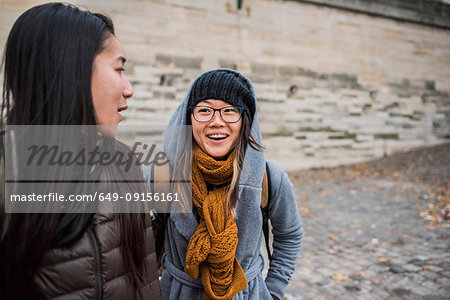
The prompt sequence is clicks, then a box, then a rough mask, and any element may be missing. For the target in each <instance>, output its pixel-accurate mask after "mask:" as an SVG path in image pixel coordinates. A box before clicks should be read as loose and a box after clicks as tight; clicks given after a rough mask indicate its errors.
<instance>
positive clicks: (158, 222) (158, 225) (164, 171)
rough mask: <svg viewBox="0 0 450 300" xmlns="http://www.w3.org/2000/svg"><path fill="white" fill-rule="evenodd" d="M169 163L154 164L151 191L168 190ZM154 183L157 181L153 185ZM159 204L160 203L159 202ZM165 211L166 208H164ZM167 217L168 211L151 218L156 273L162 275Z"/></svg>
mask: <svg viewBox="0 0 450 300" xmlns="http://www.w3.org/2000/svg"><path fill="white" fill-rule="evenodd" d="M170 173H171V169H170V164H169V163H167V164H163V165H156V164H155V165H154V166H153V168H152V173H151V177H150V179H151V181H150V182H151V184H152V185H153V189H152V190H153V193H159V194H161V193H165V194H166V195H167V194H168V193H169V192H170V175H171V174H170ZM155 183H157V184H156V185H155ZM159 204H161V203H159ZM165 211H167V210H165ZM168 217H169V213H156V214H155V216H154V219H153V222H154V223H155V224H154V229H153V237H154V238H155V252H156V260H157V263H158V275H159V276H161V275H162V271H163V262H162V256H163V254H164V252H165V249H164V236H165V231H166V220H167V218H168Z"/></svg>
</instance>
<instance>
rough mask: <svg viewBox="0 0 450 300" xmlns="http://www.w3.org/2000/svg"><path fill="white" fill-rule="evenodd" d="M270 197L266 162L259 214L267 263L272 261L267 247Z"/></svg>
mask: <svg viewBox="0 0 450 300" xmlns="http://www.w3.org/2000/svg"><path fill="white" fill-rule="evenodd" d="M271 196H272V187H271V182H270V172H269V165H268V164H267V162H266V171H265V173H264V177H263V182H262V193H261V213H262V218H263V223H262V230H263V234H264V240H265V241H266V250H267V256H268V258H269V261H271V260H272V252H271V251H270V246H269V203H270V199H271Z"/></svg>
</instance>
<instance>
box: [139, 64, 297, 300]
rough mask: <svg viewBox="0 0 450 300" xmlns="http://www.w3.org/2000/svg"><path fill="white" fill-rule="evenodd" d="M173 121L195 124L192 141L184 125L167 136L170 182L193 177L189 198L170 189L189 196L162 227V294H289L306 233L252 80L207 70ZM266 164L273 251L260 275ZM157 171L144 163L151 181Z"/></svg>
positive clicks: (225, 296)
mask: <svg viewBox="0 0 450 300" xmlns="http://www.w3.org/2000/svg"><path fill="white" fill-rule="evenodd" d="M169 125H173V126H182V125H191V126H192V127H188V128H187V129H186V131H189V130H191V133H192V137H193V139H192V142H191V140H190V139H189V138H188V135H185V132H184V131H182V130H181V131H178V132H179V134H177V133H176V131H170V132H169V134H167V135H166V140H165V142H164V143H165V152H166V155H167V157H168V158H169V160H170V164H171V167H172V169H173V171H172V182H173V183H176V182H178V181H180V180H182V179H189V178H191V182H192V199H189V198H188V197H186V195H188V194H186V193H182V192H183V189H182V188H180V187H178V186H177V185H174V188H173V190H172V191H173V192H177V191H178V190H180V191H181V193H180V197H181V196H183V199H182V200H183V201H180V203H178V204H177V203H176V204H174V206H173V208H172V210H171V213H170V217H168V218H166V219H165V220H164V221H163V222H164V224H163V226H161V228H164V229H165V241H164V248H165V254H164V258H163V259H162V263H163V265H164V267H165V268H164V271H163V274H162V278H161V289H162V294H163V298H164V299H232V298H233V299H281V298H283V295H284V293H285V289H286V285H287V284H288V282H289V280H290V277H291V275H292V273H293V272H294V268H295V265H296V259H297V256H298V255H299V250H300V245H301V239H302V232H303V229H302V227H301V222H300V217H299V214H298V210H297V205H296V202H295V196H294V191H293V187H292V184H291V183H290V181H289V179H288V176H287V174H286V173H284V172H283V170H282V169H281V168H280V167H279V166H277V165H276V164H274V163H271V162H266V159H265V156H264V151H263V147H262V137H261V132H260V130H259V122H258V118H257V106H256V96H255V93H254V90H253V86H252V84H251V82H250V81H249V80H248V79H247V78H246V77H245V76H243V75H242V74H240V73H239V72H237V71H234V70H229V69H217V70H212V71H208V72H205V73H203V74H201V75H200V76H199V77H198V78H197V79H196V80H195V81H194V82H193V84H192V85H191V88H190V90H189V92H188V94H187V96H186V98H185V100H184V101H183V102H182V103H181V104H180V106H179V107H178V109H177V110H176V111H175V113H174V114H173V116H172V118H171V120H170V123H169ZM190 128H191V129H190ZM190 153H192V156H191V155H190ZM266 166H267V173H269V174H270V178H271V179H270V185H269V187H268V188H269V191H271V192H270V198H269V199H270V201H269V203H268V215H269V218H270V220H271V223H272V227H273V230H272V233H273V243H272V246H273V253H272V259H271V261H270V266H269V270H268V273H267V277H266V278H265V279H264V278H263V275H262V270H263V266H264V259H263V256H262V254H261V251H260V248H261V241H262V223H263V215H262V211H261V197H262V194H263V193H262V190H263V186H264V183H263V178H265V177H264V174H265V171H266ZM156 168H157V166H154V167H153V169H152V168H148V169H146V170H145V171H144V173H145V175H146V176H147V177H148V178H151V176H152V172H153V171H156V170H157V169H156ZM157 181H158V180H157V178H155V182H157ZM148 182H151V181H150V180H149V181H148ZM157 188H158V187H157V185H155V188H154V189H153V190H157ZM150 189H152V185H150ZM189 207H192V209H190V208H189ZM183 209H184V212H183V213H177V212H179V211H182V210H183Z"/></svg>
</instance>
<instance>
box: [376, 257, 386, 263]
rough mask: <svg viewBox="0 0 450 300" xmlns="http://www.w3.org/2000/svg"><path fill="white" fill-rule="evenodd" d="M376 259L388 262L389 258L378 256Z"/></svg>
mask: <svg viewBox="0 0 450 300" xmlns="http://www.w3.org/2000/svg"><path fill="white" fill-rule="evenodd" d="M378 261H379V262H380V263H385V262H388V261H389V259H387V258H384V257H379V258H378Z"/></svg>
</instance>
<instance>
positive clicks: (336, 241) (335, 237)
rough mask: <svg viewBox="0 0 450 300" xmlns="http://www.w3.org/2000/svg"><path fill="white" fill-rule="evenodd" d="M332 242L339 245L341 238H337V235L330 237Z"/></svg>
mask: <svg viewBox="0 0 450 300" xmlns="http://www.w3.org/2000/svg"><path fill="white" fill-rule="evenodd" d="M330 240H332V241H333V242H335V243H336V244H339V238H338V237H337V236H335V235H332V236H330Z"/></svg>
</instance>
